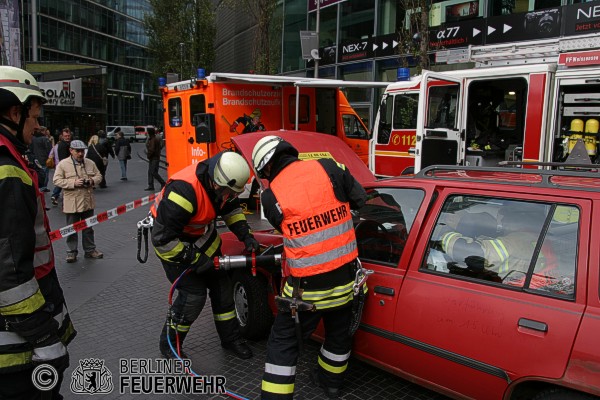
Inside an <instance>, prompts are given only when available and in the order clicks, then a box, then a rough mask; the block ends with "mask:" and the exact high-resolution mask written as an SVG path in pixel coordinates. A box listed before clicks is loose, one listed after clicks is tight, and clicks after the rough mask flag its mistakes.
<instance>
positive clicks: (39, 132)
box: [29, 126, 52, 192]
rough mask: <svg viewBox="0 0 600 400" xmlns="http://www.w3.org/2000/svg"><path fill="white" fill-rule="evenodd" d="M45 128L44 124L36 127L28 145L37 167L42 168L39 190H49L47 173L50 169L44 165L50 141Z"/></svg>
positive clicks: (48, 152) (50, 147)
mask: <svg viewBox="0 0 600 400" xmlns="http://www.w3.org/2000/svg"><path fill="white" fill-rule="evenodd" d="M46 130H47V128H46V127H45V126H40V128H39V129H36V130H35V132H34V133H33V139H32V141H31V145H30V146H29V149H30V150H31V153H32V154H33V158H34V159H35V160H36V161H37V164H38V168H41V170H42V174H41V175H40V190H41V191H42V192H49V191H50V190H49V189H48V175H49V173H50V171H49V170H48V167H46V160H48V155H49V154H50V151H51V150H52V142H50V139H49V138H48V136H47V135H46Z"/></svg>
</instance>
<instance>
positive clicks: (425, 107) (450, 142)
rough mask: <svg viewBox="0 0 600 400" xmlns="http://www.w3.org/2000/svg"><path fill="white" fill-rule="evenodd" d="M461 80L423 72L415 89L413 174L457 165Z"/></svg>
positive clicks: (459, 157)
mask: <svg viewBox="0 0 600 400" xmlns="http://www.w3.org/2000/svg"><path fill="white" fill-rule="evenodd" d="M463 87H464V84H463V79H462V78H454V77H450V76H447V75H444V74H439V73H433V72H431V71H426V72H424V73H423V76H422V78H421V87H420V88H419V113H418V115H417V137H416V152H415V171H417V172H418V171H420V170H421V169H423V168H425V167H428V166H430V165H434V164H443V165H460V160H462V156H463V154H464V152H465V137H464V135H465V132H464V131H462V130H461V129H460V126H461V118H462V103H463V101H462V99H463V97H464V95H463V93H464V91H463Z"/></svg>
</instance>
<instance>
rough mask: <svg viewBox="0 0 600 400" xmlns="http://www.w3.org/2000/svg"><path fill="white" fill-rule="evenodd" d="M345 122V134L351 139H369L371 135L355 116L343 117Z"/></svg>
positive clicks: (346, 115)
mask: <svg viewBox="0 0 600 400" xmlns="http://www.w3.org/2000/svg"><path fill="white" fill-rule="evenodd" d="M342 119H343V121H344V134H345V135H346V137H347V138H350V139H368V138H369V134H368V133H367V131H366V130H365V128H364V127H363V126H362V124H361V123H360V121H359V120H358V118H357V117H356V116H355V115H352V114H344V115H342Z"/></svg>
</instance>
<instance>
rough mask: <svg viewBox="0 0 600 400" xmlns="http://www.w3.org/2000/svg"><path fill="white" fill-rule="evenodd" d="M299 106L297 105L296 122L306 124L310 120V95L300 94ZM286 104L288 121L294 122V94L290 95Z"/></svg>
mask: <svg viewBox="0 0 600 400" xmlns="http://www.w3.org/2000/svg"><path fill="white" fill-rule="evenodd" d="M299 99H300V101H299V103H300V106H299V107H298V123H299V124H307V123H308V122H310V97H308V96H307V95H305V94H301V95H300V97H299ZM288 104H289V105H290V108H289V110H288V117H289V123H290V124H295V123H296V95H295V94H293V95H290V97H289V101H288Z"/></svg>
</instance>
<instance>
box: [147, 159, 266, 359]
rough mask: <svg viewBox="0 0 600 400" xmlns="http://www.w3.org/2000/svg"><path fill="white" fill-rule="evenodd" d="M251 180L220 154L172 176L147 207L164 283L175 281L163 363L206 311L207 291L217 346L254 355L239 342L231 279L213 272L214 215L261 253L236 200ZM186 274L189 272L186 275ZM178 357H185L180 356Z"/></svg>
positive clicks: (216, 248)
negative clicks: (218, 338) (151, 217)
mask: <svg viewBox="0 0 600 400" xmlns="http://www.w3.org/2000/svg"><path fill="white" fill-rule="evenodd" d="M249 176H250V169H249V168H248V164H247V163H246V161H244V159H243V158H242V156H240V155H239V154H237V153H233V152H224V153H218V154H217V155H215V156H214V157H212V158H209V159H208V160H205V161H202V162H200V163H198V164H192V165H189V166H187V167H185V168H184V169H182V170H181V171H179V172H177V173H176V174H174V175H173V176H172V177H171V178H170V179H169V180H168V182H167V185H166V186H165V187H164V188H163V190H162V191H161V193H160V194H159V195H158V197H157V199H156V200H155V203H154V205H153V206H152V207H151V213H152V215H153V217H154V226H153V229H152V244H153V245H154V249H155V252H156V254H157V256H158V257H159V258H160V261H161V262H162V265H163V268H164V270H165V274H166V276H167V279H169V281H170V282H171V283H173V282H175V281H176V280H178V283H177V291H178V295H177V299H176V300H175V301H174V303H173V306H172V309H171V311H170V313H169V315H170V318H169V320H167V321H166V323H165V325H164V327H163V330H162V333H161V335H160V342H159V343H160V344H159V348H160V352H161V353H162V354H163V356H165V357H167V358H173V357H174V355H173V352H172V351H171V348H174V349H177V350H178V351H180V350H181V347H182V345H183V342H184V341H185V337H186V335H187V333H188V331H189V330H190V326H191V325H192V324H193V323H194V321H196V319H197V318H198V316H199V315H200V312H201V311H202V308H203V307H204V303H205V302H206V295H207V292H208V295H209V296H210V299H211V306H212V310H213V317H214V321H215V326H216V328H217V333H218V335H219V337H220V339H221V346H222V347H223V348H225V349H228V350H230V351H232V352H233V353H234V354H235V355H236V356H237V357H239V358H241V359H247V358H250V357H252V350H250V348H249V347H248V345H247V344H246V343H245V342H244V341H243V340H242V339H241V337H240V327H239V322H238V320H237V318H236V315H235V305H234V302H233V285H232V282H231V279H230V276H229V274H228V273H227V272H226V271H223V270H215V268H214V265H213V261H212V260H213V257H215V256H219V255H221V238H220V237H219V233H218V232H217V229H216V223H215V219H216V217H217V216H221V217H223V220H224V221H225V223H226V224H227V226H228V228H229V229H230V230H231V231H232V232H233V233H234V234H235V235H236V237H237V238H238V239H239V240H240V241H241V242H244V244H245V246H246V250H247V251H249V252H255V251H257V250H258V248H259V244H258V242H257V241H256V239H254V236H253V235H252V233H251V232H250V227H249V226H248V222H247V221H246V217H245V216H244V213H243V212H242V209H241V207H240V203H239V200H238V198H237V196H238V195H239V194H240V193H241V192H242V191H243V190H244V185H245V184H246V181H247V180H248V177H249ZM188 270H191V271H192V273H188V274H186V273H185V272H186V271H188ZM178 278H180V279H178ZM169 342H170V344H171V346H173V347H171V346H169ZM180 356H181V357H182V358H188V357H187V355H186V354H185V353H183V351H181V352H180Z"/></svg>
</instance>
